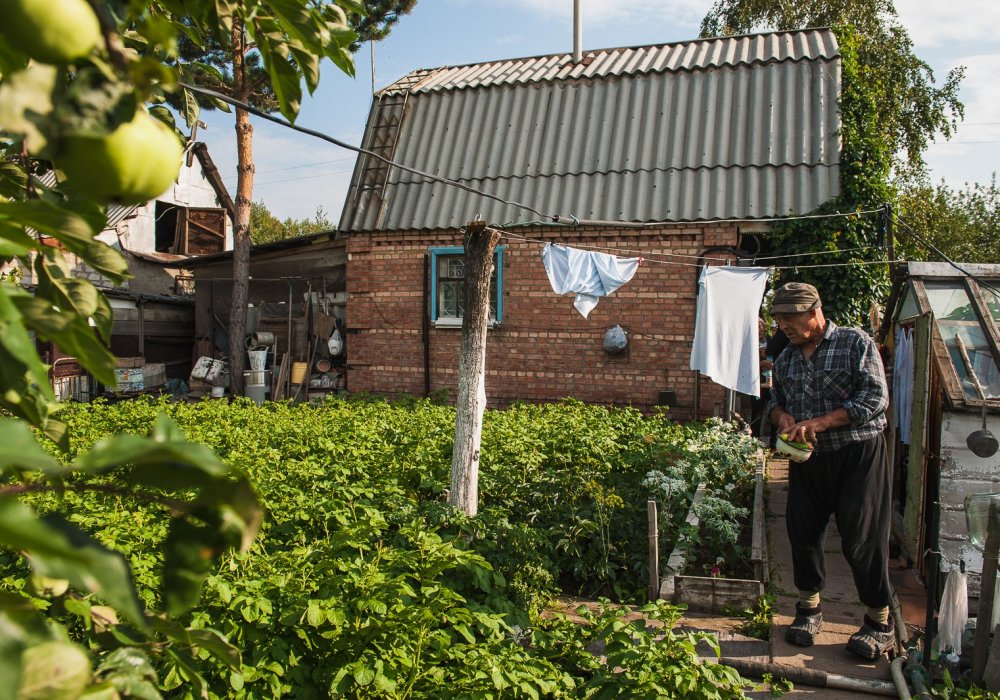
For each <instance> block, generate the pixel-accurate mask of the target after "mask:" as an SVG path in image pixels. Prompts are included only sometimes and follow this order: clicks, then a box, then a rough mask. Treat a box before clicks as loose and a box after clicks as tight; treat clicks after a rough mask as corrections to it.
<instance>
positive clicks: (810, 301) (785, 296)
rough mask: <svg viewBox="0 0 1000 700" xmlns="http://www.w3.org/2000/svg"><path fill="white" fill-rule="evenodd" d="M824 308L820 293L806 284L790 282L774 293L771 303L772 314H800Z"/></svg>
mask: <svg viewBox="0 0 1000 700" xmlns="http://www.w3.org/2000/svg"><path fill="white" fill-rule="evenodd" d="M821 306H823V301H822V300H821V299H820V298H819V292H818V291H816V288H815V287H814V286H812V285H811V284H806V283H805V282H789V283H788V284H786V285H785V286H783V287H782V288H781V289H779V290H778V291H776V292H775V293H774V299H773V300H772V301H771V313H772V314H798V313H802V312H803V311H812V310H813V309H818V308H820V307H821Z"/></svg>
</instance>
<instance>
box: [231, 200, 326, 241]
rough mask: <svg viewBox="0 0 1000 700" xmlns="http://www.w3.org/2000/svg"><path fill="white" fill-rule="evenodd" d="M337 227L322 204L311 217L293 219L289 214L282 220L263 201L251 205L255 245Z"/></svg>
mask: <svg viewBox="0 0 1000 700" xmlns="http://www.w3.org/2000/svg"><path fill="white" fill-rule="evenodd" d="M336 228H337V226H336V224H334V223H333V222H332V221H330V217H329V215H328V214H327V213H326V209H324V208H323V207H322V206H319V207H316V213H315V214H313V216H312V218H311V219H293V218H292V217H290V216H288V217H285V220H284V221H282V220H280V219H278V217H276V216H275V215H274V214H272V213H271V211H270V210H269V209H268V208H267V205H266V204H264V203H263V202H260V201H258V202H254V203H253V204H251V205H250V239H251V240H252V241H253V244H254V245H259V244H261V243H270V242H271V241H280V240H282V239H285V238H295V237H296V236H308V235H310V234H312V233H322V232H324V231H334V230H336Z"/></svg>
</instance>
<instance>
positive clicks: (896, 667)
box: [889, 656, 913, 700]
mask: <svg viewBox="0 0 1000 700" xmlns="http://www.w3.org/2000/svg"><path fill="white" fill-rule="evenodd" d="M905 663H906V657H905V656H897V657H896V658H895V659H893V660H892V663H890V664H889V675H890V676H891V677H892V683H893V685H895V686H896V694H897V695H898V696H899V700H912V697H913V696H911V695H910V688H909V686H908V685H906V678H905V677H904V676H903V664H905Z"/></svg>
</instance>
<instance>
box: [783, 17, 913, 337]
mask: <svg viewBox="0 0 1000 700" xmlns="http://www.w3.org/2000/svg"><path fill="white" fill-rule="evenodd" d="M835 33H836V36H837V41H838V43H839V44H840V54H841V62H842V68H841V71H842V72H841V75H842V78H841V96H840V118H841V132H840V137H841V153H840V189H841V194H840V196H838V197H835V198H834V199H831V200H829V201H827V202H826V203H824V204H823V205H822V206H821V207H819V208H818V209H817V210H816V211H815V212H813V213H814V214H831V213H842V212H862V211H869V210H872V209H878V208H879V207H882V206H883V205H884V204H885V203H886V202H888V201H890V191H889V185H888V182H889V173H890V169H891V166H892V155H893V154H892V152H891V147H890V146H889V144H888V141H887V139H886V138H885V136H884V134H883V133H882V131H881V129H880V123H879V116H878V115H879V111H878V110H879V105H880V104H881V103H882V101H883V99H884V97H885V90H884V89H883V86H882V85H881V84H880V81H879V80H878V79H877V78H876V73H875V71H873V70H871V69H870V68H868V67H866V66H864V65H863V64H862V63H861V61H860V60H859V58H858V37H857V35H856V33H855V32H854V31H853V30H852V29H851V28H849V27H840V28H836V29H835ZM884 222H885V218H884V217H883V216H881V215H878V214H855V215H852V216H846V217H835V218H828V219H796V220H783V221H780V222H777V223H776V224H775V225H774V227H773V229H772V231H771V233H770V234H769V235H768V239H769V241H770V243H771V245H772V247H773V248H774V251H775V254H776V255H789V254H794V253H815V252H819V251H824V252H827V251H830V254H828V255H826V254H825V255H823V256H822V257H820V256H809V255H804V256H803V257H801V258H793V260H797V261H800V262H801V264H802V265H803V266H806V265H810V264H835V263H839V264H841V265H840V266H836V267H802V268H793V269H789V270H781V271H779V272H778V273H777V274H776V276H775V283H776V284H784V283H785V282H791V281H798V282H808V283H809V284H812V285H815V286H816V288H817V289H819V292H820V295H821V296H822V297H823V309H824V312H825V313H826V316H827V317H828V318H830V319H832V320H833V321H834V322H835V323H837V324H838V325H844V326H860V327H863V326H864V319H866V318H867V316H868V310H869V308H870V307H871V304H872V302H879V301H882V300H883V299H885V297H886V294H887V292H888V288H889V276H888V267H887V266H886V265H855V264H849V263H858V262H862V261H870V260H877V259H880V258H881V259H885V251H884V243H883V241H884V237H885V229H884V225H885V223H884ZM859 248H860V249H861V250H857V249H859ZM832 251H844V252H842V253H836V252H832ZM848 251H849V252H848ZM845 264H846V265H845Z"/></svg>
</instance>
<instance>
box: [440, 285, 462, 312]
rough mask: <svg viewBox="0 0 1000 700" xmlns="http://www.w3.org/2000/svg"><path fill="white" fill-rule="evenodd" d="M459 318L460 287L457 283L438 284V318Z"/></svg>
mask: <svg viewBox="0 0 1000 700" xmlns="http://www.w3.org/2000/svg"><path fill="white" fill-rule="evenodd" d="M457 316H458V285H457V283H455V282H440V283H439V284H438V317H439V318H456V317H457Z"/></svg>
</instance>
